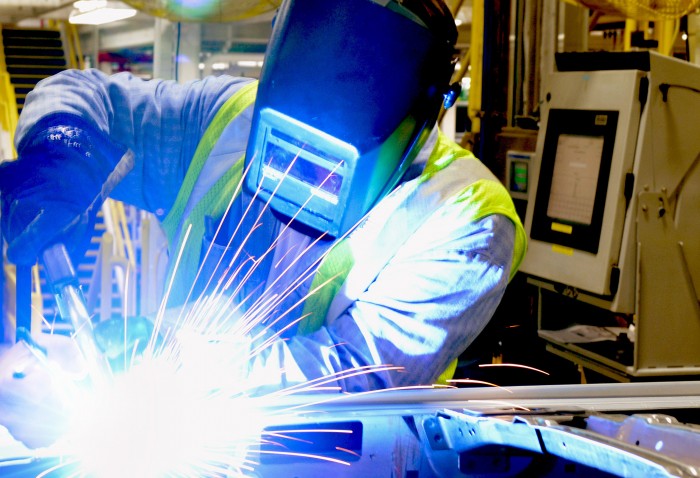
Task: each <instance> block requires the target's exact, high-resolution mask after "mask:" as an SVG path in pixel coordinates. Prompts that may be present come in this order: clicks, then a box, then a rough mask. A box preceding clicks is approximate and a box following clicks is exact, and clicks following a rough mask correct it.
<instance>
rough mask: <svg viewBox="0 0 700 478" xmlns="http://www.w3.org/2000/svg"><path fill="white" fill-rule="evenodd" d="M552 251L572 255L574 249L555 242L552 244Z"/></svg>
mask: <svg viewBox="0 0 700 478" xmlns="http://www.w3.org/2000/svg"><path fill="white" fill-rule="evenodd" d="M552 252H556V253H557V254H564V255H565V256H573V255H574V250H573V249H572V248H570V247H564V246H560V245H557V244H552Z"/></svg>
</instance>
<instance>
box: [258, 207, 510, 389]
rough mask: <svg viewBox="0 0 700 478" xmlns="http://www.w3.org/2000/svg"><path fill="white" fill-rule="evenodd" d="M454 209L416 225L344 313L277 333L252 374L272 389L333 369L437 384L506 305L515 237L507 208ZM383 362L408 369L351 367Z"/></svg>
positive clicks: (386, 382) (337, 382)
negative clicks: (293, 333) (477, 214)
mask: <svg viewBox="0 0 700 478" xmlns="http://www.w3.org/2000/svg"><path fill="white" fill-rule="evenodd" d="M447 209H448V210H446V211H443V212H442V213H441V214H439V215H437V216H436V217H433V218H431V220H429V221H428V222H426V224H424V225H423V226H422V227H421V228H420V229H419V230H418V231H416V233H415V234H414V235H413V236H412V237H411V238H410V239H409V240H408V241H407V242H406V244H405V245H404V246H402V248H401V249H400V250H399V251H398V253H397V255H396V256H395V257H394V258H393V259H392V260H391V262H390V263H389V264H388V265H387V267H386V268H385V269H384V270H383V271H382V272H381V273H380V275H379V276H378V277H377V279H376V280H375V282H374V283H373V284H372V285H371V286H370V287H369V288H368V289H367V290H366V291H365V293H364V294H362V295H361V297H359V298H358V300H357V301H356V302H355V303H354V304H353V305H352V306H351V307H350V308H349V309H348V310H347V311H346V313H345V314H344V315H342V316H341V317H340V318H339V319H337V320H336V321H335V322H333V323H332V324H331V325H328V326H326V327H323V328H321V329H320V330H318V331H317V332H315V333H314V334H311V335H309V336H298V337H294V338H292V339H290V340H288V341H277V342H275V343H274V344H273V346H272V347H271V349H270V350H269V351H266V353H265V359H264V360H263V359H262V358H261V359H259V360H257V361H256V362H257V363H254V365H253V367H252V375H251V378H252V380H253V381H254V382H256V381H259V382H260V383H259V385H260V386H261V387H263V388H264V389H265V388H267V387H270V388H276V387H279V386H281V387H287V386H291V385H295V384H299V383H302V382H304V381H307V380H314V379H318V378H320V377H324V376H325V377H329V380H327V382H328V384H329V385H331V386H336V387H339V388H340V389H341V390H344V391H348V392H359V391H364V390H372V389H380V388H389V387H401V386H415V385H430V384H433V383H435V381H436V379H437V378H438V377H439V375H440V374H441V373H442V372H443V371H445V370H446V369H447V367H448V365H449V364H450V363H451V362H452V361H453V360H454V359H455V358H457V357H458V356H459V355H460V354H461V353H462V352H463V351H464V350H465V349H466V348H467V347H468V346H469V344H470V343H471V342H472V341H473V340H474V339H475V338H476V336H477V335H478V334H479V333H480V332H481V331H482V330H483V328H484V327H485V326H486V324H487V323H488V321H489V320H490V318H491V316H492V315H493V313H494V311H495V310H496V307H497V306H498V304H499V302H500V300H501V298H502V296H503V293H504V292H505V288H506V286H507V284H508V277H509V272H510V268H511V261H512V255H513V241H514V226H513V224H512V223H511V221H510V220H509V219H508V218H506V217H504V216H500V215H492V216H488V217H486V218H484V219H482V220H480V221H478V222H475V223H470V224H464V220H459V213H460V210H459V208H458V207H449V208H447ZM376 365H391V366H397V367H401V370H396V371H386V372H380V373H370V374H367V373H362V374H352V373H350V374H347V373H344V371H347V370H351V369H356V368H358V367H365V366H376ZM333 374H337V375H333ZM324 382H326V380H324Z"/></svg>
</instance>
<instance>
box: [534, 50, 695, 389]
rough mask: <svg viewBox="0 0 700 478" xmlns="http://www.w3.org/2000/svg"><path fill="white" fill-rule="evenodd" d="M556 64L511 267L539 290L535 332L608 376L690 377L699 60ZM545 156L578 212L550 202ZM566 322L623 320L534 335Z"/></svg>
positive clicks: (642, 56) (620, 57)
mask: <svg viewBox="0 0 700 478" xmlns="http://www.w3.org/2000/svg"><path fill="white" fill-rule="evenodd" d="M557 64H558V69H559V71H557V72H555V73H553V74H552V75H551V76H550V77H549V79H548V81H547V85H548V87H547V88H548V89H547V90H546V91H547V95H546V98H547V100H546V104H545V105H544V108H543V120H542V128H541V130H540V131H541V133H540V135H539V137H538V144H537V152H536V154H535V157H534V160H533V164H532V176H533V177H532V184H531V189H530V191H531V193H530V196H529V200H528V208H527V213H526V220H525V227H526V229H527V231H528V234H529V249H528V253H527V257H526V258H525V261H524V263H523V265H522V267H521V271H523V272H525V273H526V274H527V275H528V277H529V283H530V284H531V285H532V286H534V287H535V288H536V289H537V298H538V327H539V330H540V335H541V336H542V337H543V338H544V339H545V340H546V341H547V344H548V349H549V350H550V351H552V352H554V353H556V354H558V355H561V356H563V357H565V358H568V359H570V360H572V361H574V362H576V363H578V364H580V365H583V366H584V367H587V368H592V369H595V370H597V371H598V372H600V373H603V374H605V375H607V376H609V377H611V378H614V379H616V380H619V381H629V380H634V379H636V378H642V379H644V378H649V377H657V376H682V375H685V376H691V375H697V374H699V373H700V353H698V350H700V307H699V305H698V296H699V295H700V294H699V293H698V291H699V290H700V289H699V288H700V277H699V276H698V275H699V274H700V250H699V249H698V243H697V240H696V237H697V234H698V232H700V230H699V229H698V221H697V211H698V206H699V204H698V200H699V198H700V171H699V170H698V168H697V164H698V160H699V159H700V136H699V135H698V134H697V132H696V131H695V128H696V126H695V125H697V124H698V120H700V94H698V93H699V92H700V68H699V67H698V66H697V65H692V64H689V63H686V62H683V61H680V60H676V59H673V58H669V57H664V56H661V55H658V54H656V53H653V52H633V53H609V52H608V53H573V54H561V55H558V56H557ZM588 123H590V125H587V124H588ZM562 138H563V139H562ZM562 141H567V142H568V143H566V144H567V145H568V148H569V149H568V151H569V152H566V151H565V152H564V153H562V151H561V150H562V147H561V146H562V144H564V143H563V142H562ZM577 145H578V146H581V145H584V146H585V147H582V148H579V149H580V151H582V152H580V154H579V152H573V153H572V152H571V151H573V149H575V148H576V147H577ZM595 145H598V146H597V147H599V148H600V149H599V151H598V153H600V152H601V151H602V153H601V154H600V155H598V153H595V154H591V152H592V151H594V150H595V147H594V146H595ZM557 148H559V149H557ZM567 155H568V156H567ZM576 155H579V156H576ZM562 157H563V158H564V159H563V160H562ZM601 158H602V159H601ZM587 161H591V162H590V163H586V162H587ZM556 163H566V164H568V167H569V170H570V171H569V172H566V171H564V173H562V177H563V178H564V179H563V180H562V181H563V182H562V184H566V185H567V186H566V187H568V188H569V189H567V190H565V191H564V194H563V196H568V197H566V198H565V199H566V200H567V201H568V200H574V201H578V204H577V206H580V205H582V204H585V206H586V207H588V208H589V213H590V216H589V219H585V218H584V219H580V217H578V216H576V214H578V213H575V212H571V211H569V212H567V211H566V210H565V209H566V208H563V207H562V206H561V205H557V204H555V203H554V201H555V194H556V193H555V192H554V183H555V182H556V181H557V179H556V178H554V177H555V176H556V175H557V172H556V171H553V168H556V167H558V166H557V165H556ZM586 164H588V166H587V165H586ZM589 166H590V168H589V169H590V171H588V172H589V173H593V176H590V177H589V179H588V180H587V179H585V178H583V179H582V176H581V175H580V174H579V172H581V171H583V170H584V169H585V168H588V167H589ZM575 169H578V172H575V171H574V170H575ZM562 170H563V169H561V170H559V171H562ZM586 174H588V173H586ZM553 178H554V179H553ZM590 178H593V179H590ZM596 178H597V179H596ZM567 181H568V182H567ZM586 181H588V183H587V182H586ZM586 184H588V186H586ZM582 185H583V186H582ZM560 186H561V185H560ZM576 187H588V188H589V189H590V191H587V192H583V193H581V194H579V193H578V192H574V190H575V188H576ZM562 189H565V188H561V187H560V192H561V190H562ZM579 191H580V190H579ZM584 196H585V197H584ZM586 198H587V199H586ZM556 200H558V199H556ZM586 201H588V202H586ZM553 205H554V206H553ZM584 209H585V208H584ZM557 211H559V212H557ZM561 211H564V212H561ZM567 214H571V216H570V217H562V216H566V215H567ZM575 323H582V324H587V325H593V326H600V327H606V326H618V327H622V328H626V329H627V330H626V333H624V334H620V336H619V337H618V340H617V341H616V342H613V343H597V344H586V345H581V344H576V343H568V342H566V341H560V340H557V339H556V338H552V337H551V336H550V335H549V334H547V333H543V332H544V331H548V330H556V329H563V328H565V327H567V326H569V325H572V324H575Z"/></svg>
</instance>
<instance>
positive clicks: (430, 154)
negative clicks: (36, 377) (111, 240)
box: [16, 70, 525, 391]
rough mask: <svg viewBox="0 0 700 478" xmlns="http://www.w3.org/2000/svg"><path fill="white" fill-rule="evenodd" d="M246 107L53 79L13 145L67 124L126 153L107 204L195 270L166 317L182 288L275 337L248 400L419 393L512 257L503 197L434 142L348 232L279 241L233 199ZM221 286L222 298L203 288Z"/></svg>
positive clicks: (232, 83) (489, 305)
mask: <svg viewBox="0 0 700 478" xmlns="http://www.w3.org/2000/svg"><path fill="white" fill-rule="evenodd" d="M254 95H255V83H254V82H251V81H250V80H248V79H234V78H230V77H218V78H207V79H205V80H202V81H195V82H190V83H187V84H185V85H178V84H176V83H174V82H169V81H142V80H140V79H138V78H136V77H133V76H132V75H130V74H118V75H113V76H106V75H104V74H102V73H100V72H98V71H95V70H87V71H67V72H64V73H62V74H59V75H55V76H54V77H52V78H49V79H47V80H44V81H43V82H41V83H40V85H39V86H38V87H37V88H36V89H35V90H34V91H33V92H32V93H31V94H30V95H29V96H28V98H27V102H26V105H25V107H24V111H23V115H22V119H21V121H20V124H19V125H18V130H17V135H16V140H17V141H18V142H20V141H21V140H22V138H23V137H24V136H25V135H27V134H31V126H32V125H33V124H34V123H36V122H37V121H38V120H39V119H41V118H42V117H44V116H47V115H61V116H64V118H70V117H71V116H72V115H75V116H79V117H82V118H84V119H89V120H90V121H92V122H93V123H94V125H95V127H96V129H98V130H100V131H102V132H103V133H105V134H107V135H108V136H109V137H110V139H111V140H112V141H113V142H114V143H115V144H117V145H119V147H120V148H128V149H130V150H132V151H133V152H134V153H135V167H134V168H133V170H132V171H131V172H130V173H129V174H128V175H127V176H126V177H124V178H123V179H122V180H121V182H120V183H119V185H118V186H117V187H116V188H115V189H114V191H113V193H112V197H113V198H115V199H119V200H123V201H124V202H127V203H129V204H134V205H136V206H138V207H141V208H143V209H145V210H147V211H151V212H153V213H154V214H155V215H156V216H157V217H159V218H160V219H161V220H162V221H163V223H164V228H165V230H166V232H167V234H168V237H169V243H170V248H171V250H170V257H171V263H174V259H175V258H176V257H178V256H181V261H182V262H181V263H182V264H186V263H187V261H188V260H191V259H187V257H190V258H191V257H195V258H196V262H197V263H202V264H203V266H202V272H201V273H200V274H199V275H198V274H197V270H196V269H194V268H192V267H190V266H189V265H187V266H186V267H183V269H182V270H177V271H175V272H174V281H173V288H172V292H171V293H172V297H171V300H170V304H172V305H177V304H178V303H182V302H183V301H184V300H185V299H186V298H187V297H188V296H190V298H189V300H190V301H193V300H194V296H191V295H190V294H191V292H190V290H191V289H193V285H194V291H195V293H196V294H199V293H200V292H202V291H205V292H211V290H212V289H213V288H214V287H215V286H216V285H217V284H219V285H220V286H222V285H223V286H226V287H227V294H230V295H232V296H233V298H234V299H233V300H234V302H233V303H234V304H240V305H239V306H237V307H236V306H229V307H230V309H231V311H232V312H231V316H234V315H235V316H240V315H241V314H245V313H246V311H247V312H248V314H250V313H251V312H252V311H257V315H259V316H261V317H263V316H264V317H265V318H266V319H267V320H266V324H268V325H269V324H272V327H273V328H274V329H276V330H278V331H281V332H282V333H283V334H284V335H285V337H287V338H286V340H277V341H275V342H274V344H273V345H272V346H271V347H269V348H267V349H266V350H265V351H264V352H263V353H261V354H259V356H258V357H257V359H256V360H254V362H253V364H252V373H251V376H252V377H255V378H256V379H258V380H259V383H258V385H260V386H263V387H264V386H268V385H269V386H272V387H279V386H287V385H291V384H294V383H299V382H301V381H304V380H309V379H315V378H318V377H321V376H329V375H331V374H333V373H338V372H342V371H343V370H347V369H349V368H351V367H364V366H367V365H380V364H386V365H398V366H401V367H403V371H393V370H387V371H384V372H379V373H372V374H360V375H353V376H348V377H344V378H339V379H338V380H337V385H339V386H340V387H342V388H343V389H344V390H347V391H359V390H367V389H374V388H385V387H395V386H404V385H418V384H429V383H433V382H434V381H435V380H436V379H437V378H438V375H440V373H441V372H442V371H443V370H445V369H446V368H447V367H448V365H449V364H450V363H452V362H453V360H454V359H455V358H456V357H457V356H458V355H459V354H460V353H461V352H462V351H463V350H464V349H465V348H466V347H467V346H468V345H469V344H470V343H471V342H472V340H473V339H474V338H475V337H476V336H477V335H478V334H479V333H480V332H481V330H482V329H483V328H484V327H485V325H486V324H487V322H488V321H489V319H490V317H491V316H492V314H493V312H494V311H495V309H496V306H497V305H498V303H499V301H500V299H501V297H502V294H503V292H504V290H505V287H506V285H507V283H508V280H509V278H510V277H511V276H512V274H513V273H514V272H515V270H516V269H517V266H518V264H519V262H520V260H521V259H522V256H523V255H524V251H525V236H524V231H523V229H522V225H521V224H520V222H519V220H518V219H517V215H516V214H515V211H514V209H513V205H512V202H511V201H510V198H509V196H508V194H507V192H506V191H505V189H504V188H503V187H502V186H501V185H500V183H499V182H498V180H497V179H496V178H495V177H493V176H492V175H491V174H490V173H489V172H488V170H487V169H486V168H485V167H484V166H483V165H482V164H481V163H480V162H479V161H478V160H477V159H476V158H474V157H473V156H472V155H471V153H469V152H467V151H465V150H463V149H461V148H459V147H458V146H456V145H455V144H454V143H452V142H451V141H449V140H448V139H447V138H445V137H444V136H443V135H441V134H438V133H437V132H434V134H432V135H431V138H430V139H429V140H428V143H427V144H426V146H424V148H423V150H422V151H421V153H420V154H419V155H418V157H417V158H416V159H415V160H414V162H413V165H412V166H411V169H410V170H409V171H408V173H407V175H406V177H405V178H404V180H403V181H402V183H401V184H400V185H399V186H398V187H397V188H396V189H395V190H394V191H393V192H392V193H391V194H389V195H388V196H387V197H385V198H384V199H383V200H381V201H380V202H379V203H378V204H377V205H376V206H375V207H374V208H373V209H372V210H371V211H370V212H369V213H368V215H367V217H366V219H365V220H364V221H363V222H361V223H360V224H359V226H358V228H357V229H356V230H354V231H353V232H351V234H350V235H349V236H348V237H347V238H346V239H341V240H333V241H331V240H326V239H323V238H321V239H320V240H317V239H315V238H314V237H311V236H308V235H306V234H304V233H303V231H301V230H296V229H294V228H290V227H285V223H283V222H281V221H280V220H278V218H277V217H276V216H275V215H274V214H273V213H272V212H270V211H269V210H268V209H267V208H265V205H264V204H263V203H262V202H261V201H258V200H254V199H253V198H251V197H250V195H249V194H247V193H245V192H242V191H241V189H240V187H239V182H238V181H239V178H240V175H241V174H245V171H243V162H244V161H243V156H244V153H245V150H246V145H247V138H248V134H249V131H250V124H251V117H252V111H253V108H252V103H253V101H254V97H255V96H254ZM217 115H218V117H217ZM198 149H199V151H198ZM193 158H194V159H193ZM185 237H187V240H186V241H183V238H185ZM231 238H233V239H231ZM183 243H184V248H182V249H180V246H181V245H182V244H183ZM180 250H182V251H183V253H182V254H180V253H179V251H180ZM207 252H208V255H207V258H206V260H204V255H205V253H207ZM222 257H223V260H221V261H220V260H219V259H220V258H222ZM221 264H224V265H221ZM224 270H225V272H226V274H228V275H226V274H223V275H222V271H224ZM232 273H235V274H236V275H235V277H234V278H233V280H231V281H229V283H227V282H226V281H225V280H224V281H221V282H219V281H218V280H217V279H218V278H219V277H224V278H231V274H232ZM210 277H214V279H213V280H212V281H208V279H209V278H210ZM243 279H245V280H243ZM308 294H311V296H310V298H308ZM273 299H275V300H274V301H273ZM261 304H265V306H264V307H263V306H262V305H261ZM332 383H335V382H332Z"/></svg>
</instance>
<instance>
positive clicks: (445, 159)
mask: <svg viewBox="0 0 700 478" xmlns="http://www.w3.org/2000/svg"><path fill="white" fill-rule="evenodd" d="M256 87H257V82H251V83H249V84H247V85H245V86H244V87H242V88H241V89H240V90H239V91H238V92H236V93H235V94H234V95H233V96H232V97H231V98H229V99H228V100H227V101H226V103H225V104H224V105H223V106H222V108H221V110H219V112H218V113H217V114H216V116H215V117H214V119H213V120H212V123H211V124H210V125H209V126H208V128H207V130H206V131H205V133H204V136H203V137H202V139H201V140H200V143H199V145H198V147H197V150H196V152H195V156H194V158H193V160H192V162H191V164H190V167H189V169H188V171H187V174H186V177H185V180H184V182H183V185H182V187H181V188H180V191H179V193H178V196H177V199H176V201H175V204H174V205H173V208H172V209H171V211H170V213H169V214H168V216H167V217H166V219H165V220H164V222H163V228H164V230H165V232H166V235H167V237H168V240H169V244H170V251H171V263H174V262H175V259H176V257H178V256H180V257H179V265H178V272H177V276H178V281H177V283H180V284H183V285H182V286H181V288H182V287H187V285H188V284H190V285H191V284H192V283H193V281H194V278H195V275H196V271H197V269H198V266H199V260H200V257H199V256H200V252H201V244H202V239H203V236H204V230H205V225H204V222H205V217H206V216H211V217H215V218H220V217H221V216H222V215H223V213H224V211H225V209H226V207H227V205H228V204H229V202H230V201H231V197H232V196H233V195H236V194H239V193H240V189H241V187H242V183H241V178H242V174H243V165H244V158H243V157H241V158H240V159H239V160H238V161H236V162H235V163H234V165H233V166H232V167H231V168H230V169H229V170H228V171H227V172H226V173H225V174H224V175H223V176H222V177H221V178H220V179H219V180H218V181H217V182H216V183H215V184H214V186H213V187H212V188H211V189H210V190H209V191H208V192H207V193H206V194H205V195H204V196H203V197H202V198H201V199H200V200H199V202H198V203H197V204H196V205H194V207H192V208H191V210H190V212H189V214H187V215H186V217H185V214H184V211H185V208H186V204H187V202H188V200H189V197H190V195H191V193H192V190H193V189H194V185H195V183H196V181H197V178H198V177H199V174H200V172H201V171H202V169H203V167H204V164H205V163H206V161H207V159H208V157H209V154H210V153H211V151H212V149H213V148H214V145H215V144H216V142H217V141H218V140H219V138H220V136H221V134H222V133H223V131H224V130H225V128H226V126H227V125H228V124H229V123H230V122H231V121H233V120H234V119H235V118H236V117H237V116H238V115H240V114H241V112H242V111H243V110H245V109H246V108H248V107H250V106H251V105H252V104H253V102H254V100H255V92H256ZM448 202H454V203H461V205H462V207H463V211H464V221H465V222H476V221H479V220H480V219H483V218H485V217H486V216H489V215H491V214H501V215H503V216H505V217H507V218H509V219H510V220H511V221H512V222H513V224H514V226H515V240H514V251H513V262H512V266H511V270H510V277H511V278H512V277H513V275H514V274H515V272H516V271H517V269H518V266H519V265H520V262H521V261H522V259H523V257H524V255H525V249H526V235H525V231H524V229H523V226H522V224H521V222H520V219H519V218H518V215H517V213H516V211H515V208H514V206H513V202H512V200H511V198H510V195H509V194H508V191H507V190H506V189H505V188H504V187H503V185H502V184H501V182H500V181H499V180H498V179H497V178H496V177H495V176H494V175H493V174H492V173H491V172H490V171H489V170H488V169H487V168H486V167H485V166H484V165H483V164H482V163H481V162H480V161H479V160H478V159H476V157H474V155H473V154H472V153H471V152H469V151H467V150H465V149H463V148H461V147H459V146H458V145H457V144H455V143H454V142H453V141H451V140H449V139H448V138H447V137H446V136H445V135H443V134H442V133H439V135H438V138H437V142H436V144H435V146H434V148H433V150H432V153H431V154H430V157H429V158H428V161H427V163H426V165H425V168H424V170H423V172H422V173H421V175H420V176H419V177H417V178H415V179H413V180H411V181H407V182H405V183H403V184H401V185H400V186H398V187H397V188H396V189H395V190H394V191H392V192H391V193H390V194H389V195H388V196H386V197H385V198H384V199H382V200H381V201H380V202H379V203H378V204H377V205H376V206H375V207H374V208H373V209H372V211H371V212H370V213H369V214H368V216H367V218H366V220H365V221H364V222H363V223H361V224H360V226H358V228H357V229H356V230H355V231H353V232H352V233H351V234H350V235H349V236H348V237H347V238H345V239H344V240H340V241H337V242H336V244H334V245H333V247H332V249H331V250H330V252H329V253H328V254H327V255H326V256H325V258H324V259H323V261H322V262H321V264H320V265H319V266H318V270H317V272H316V273H315V275H314V277H313V282H312V284H311V288H310V290H312V291H314V293H313V294H312V295H311V296H310V297H309V298H307V299H306V301H305V303H304V310H303V314H302V315H305V316H306V317H305V318H304V319H303V320H302V321H301V323H300V324H299V327H298V329H297V333H300V334H308V333H311V332H313V331H315V330H317V329H319V328H320V327H322V326H323V325H324V324H329V323H332V322H333V321H334V320H335V319H336V318H338V317H340V315H342V313H343V312H344V311H345V310H346V309H347V308H348V307H349V306H350V305H351V304H352V303H353V302H354V301H355V300H356V299H357V298H358V297H359V296H360V294H362V293H363V292H364V291H365V290H366V289H367V288H368V287H369V285H370V284H371V283H372V282H373V281H374V279H375V278H376V277H377V276H378V274H379V273H380V272H381V271H382V269H383V268H384V267H385V266H386V264H387V263H388V262H389V261H390V260H391V258H392V257H393V256H394V255H395V253H396V251H398V249H399V248H400V247H401V245H402V244H404V242H405V241H406V240H407V239H408V238H409V237H410V236H411V234H412V233H413V232H415V231H416V230H417V229H418V227H420V225H421V224H423V223H424V221H425V220H427V219H428V218H429V217H430V216H431V214H433V213H434V212H435V211H437V210H439V208H440V207H441V206H443V205H445V204H446V203H448ZM177 236H179V240H178V243H177V244H175V239H176V237H177ZM185 241H186V242H185ZM183 243H185V247H182V246H183ZM180 251H181V252H180ZM171 268H172V266H171ZM169 276H170V274H169ZM169 281H170V280H168V283H169ZM180 292H181V293H182V292H183V291H182V290H181V291H180ZM455 367H456V361H455V362H454V363H453V364H452V367H451V369H452V371H454V368H455Z"/></svg>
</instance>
